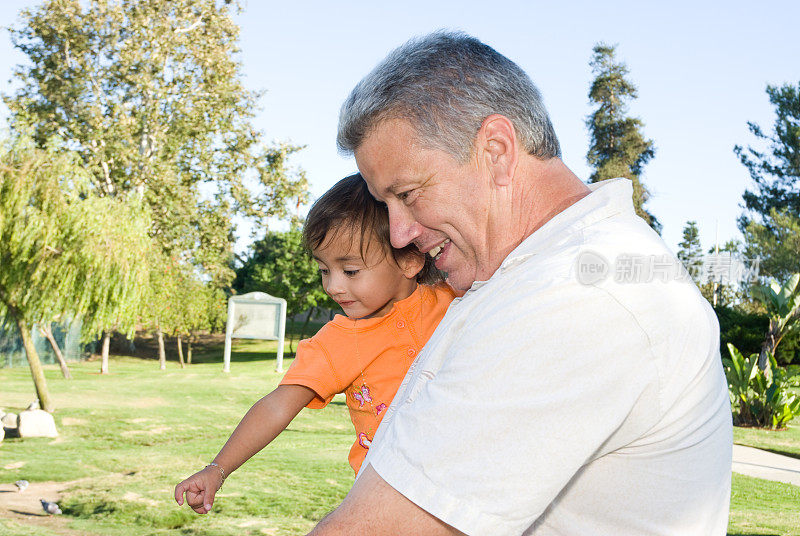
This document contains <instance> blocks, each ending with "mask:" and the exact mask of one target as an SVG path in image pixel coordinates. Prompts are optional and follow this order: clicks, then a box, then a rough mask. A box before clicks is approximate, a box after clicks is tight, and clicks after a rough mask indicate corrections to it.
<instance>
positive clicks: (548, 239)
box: [470, 179, 634, 290]
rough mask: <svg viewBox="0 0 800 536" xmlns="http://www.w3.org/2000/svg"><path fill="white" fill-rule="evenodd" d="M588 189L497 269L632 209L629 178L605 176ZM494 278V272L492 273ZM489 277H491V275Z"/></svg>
mask: <svg viewBox="0 0 800 536" xmlns="http://www.w3.org/2000/svg"><path fill="white" fill-rule="evenodd" d="M588 187H589V189H590V190H591V192H590V193H589V195H587V196H586V197H584V198H583V199H581V200H579V201H577V202H576V203H573V204H572V205H570V206H569V207H567V208H566V209H564V210H562V211H561V212H559V213H558V214H556V215H555V216H553V217H552V218H551V219H550V220H548V221H547V222H546V223H545V224H544V225H542V226H541V227H540V228H538V229H537V230H535V231H534V232H533V233H531V234H530V235H529V236H528V237H527V238H526V239H525V240H523V241H522V243H521V244H520V245H519V246H517V247H516V248H515V249H514V250H513V251H512V252H511V253H509V255H508V257H506V259H505V260H504V261H503V263H502V264H501V265H500V268H498V270H497V272H495V274H497V273H498V272H500V273H503V272H507V271H508V270H511V269H513V268H515V267H517V266H519V265H520V264H522V263H524V262H525V261H526V260H528V259H529V258H531V257H532V256H534V255H536V254H537V253H539V252H541V251H542V250H544V249H545V248H547V247H550V246H552V245H553V243H554V242H557V241H565V240H568V239H569V237H570V235H572V234H573V233H574V232H576V231H578V230H580V229H583V228H585V227H588V226H589V225H592V224H593V223H596V222H598V221H600V220H604V219H606V218H610V217H612V216H616V215H617V214H621V213H624V212H634V208H633V197H632V196H633V185H632V183H631V181H630V180H628V179H608V180H605V181H600V182H596V183H594V184H589V185H588ZM492 277H494V275H492ZM490 279H491V278H490ZM487 282H488V281H475V282H474V283H473V284H472V287H471V289H470V290H477V289H478V288H480V287H482V286H483V285H485V284H486V283H487Z"/></svg>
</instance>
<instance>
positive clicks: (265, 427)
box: [175, 385, 316, 514]
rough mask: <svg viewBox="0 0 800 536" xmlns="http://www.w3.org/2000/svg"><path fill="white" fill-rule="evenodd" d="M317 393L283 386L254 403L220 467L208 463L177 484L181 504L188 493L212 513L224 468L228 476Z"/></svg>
mask: <svg viewBox="0 0 800 536" xmlns="http://www.w3.org/2000/svg"><path fill="white" fill-rule="evenodd" d="M314 396H316V394H315V393H314V391H313V390H311V389H309V388H308V387H304V386H302V385H279V386H278V388H277V389H275V390H274V391H272V392H271V393H270V394H268V395H267V396H265V397H264V398H262V399H261V400H259V401H258V402H256V403H255V404H253V407H252V408H250V411H248V412H247V413H246V414H245V416H244V417H242V420H241V422H239V425H238V426H237V427H236V429H235V430H234V431H233V433H232V434H231V437H230V438H229V439H228V441H227V442H226V443H225V446H224V447H222V450H220V451H219V454H217V456H216V457H215V458H214V463H216V464H217V465H218V467H214V466H207V467H206V468H205V469H203V470H202V471H198V472H197V473H195V474H193V475H192V476H190V477H189V478H187V479H186V480H184V481H183V482H181V483H180V484H178V485H177V486H176V487H175V500H176V501H177V502H178V504H180V505H182V504H183V495H184V493H186V503H187V504H188V505H189V506H190V507H191V508H192V509H193V510H194V511H195V512H197V513H198V514H205V513H208V512H209V510H211V506H212V505H213V504H214V495H216V493H217V491H219V488H220V487H221V486H222V480H223V478H222V475H223V471H224V474H225V476H226V477H227V476H228V475H230V474H231V473H232V472H234V471H235V470H236V469H238V468H239V467H240V466H241V465H242V464H243V463H244V462H246V461H247V460H249V459H250V458H251V457H252V456H253V455H254V454H256V453H257V452H258V451H260V450H261V449H263V448H264V447H266V446H267V445H269V444H270V442H272V440H273V439H275V438H276V437H277V436H278V434H280V433H281V432H283V430H284V429H285V428H286V427H287V426H288V425H289V423H290V422H292V419H294V418H295V417H296V416H297V414H298V413H300V410H301V409H303V408H304V407H305V406H306V405H307V404H308V403H309V402H311V400H312V399H313V398H314ZM220 469H221V470H220Z"/></svg>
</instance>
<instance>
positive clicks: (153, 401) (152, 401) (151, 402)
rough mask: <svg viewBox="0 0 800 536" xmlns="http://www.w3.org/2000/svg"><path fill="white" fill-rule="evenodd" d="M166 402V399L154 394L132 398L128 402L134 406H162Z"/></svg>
mask: <svg viewBox="0 0 800 536" xmlns="http://www.w3.org/2000/svg"><path fill="white" fill-rule="evenodd" d="M166 403H167V401H166V400H164V399H163V398H161V397H160V396H154V397H151V398H139V399H137V400H134V401H132V402H131V403H130V406H131V407H134V408H155V407H158V406H163V405H165V404H166Z"/></svg>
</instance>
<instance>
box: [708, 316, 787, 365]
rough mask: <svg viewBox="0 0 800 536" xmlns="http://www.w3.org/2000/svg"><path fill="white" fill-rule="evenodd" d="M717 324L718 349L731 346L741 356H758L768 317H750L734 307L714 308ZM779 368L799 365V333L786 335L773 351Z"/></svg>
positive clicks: (767, 326)
mask: <svg viewBox="0 0 800 536" xmlns="http://www.w3.org/2000/svg"><path fill="white" fill-rule="evenodd" d="M714 312H715V313H717V319H718V320H719V338H720V348H725V347H726V346H727V345H728V344H732V345H734V346H735V347H736V348H738V349H739V350H740V351H741V352H742V353H743V354H744V355H750V354H752V353H758V352H760V351H761V344H762V343H763V342H764V336H765V335H766V333H767V329H769V317H767V315H766V314H764V313H750V312H747V311H743V310H741V309H739V308H737V307H726V306H717V307H715V308H714ZM775 360H776V361H777V362H778V364H779V365H792V364H794V365H800V330H794V331H790V332H789V333H787V334H786V335H785V336H784V337H783V340H782V341H781V344H780V345H779V346H778V348H777V349H776V351H775Z"/></svg>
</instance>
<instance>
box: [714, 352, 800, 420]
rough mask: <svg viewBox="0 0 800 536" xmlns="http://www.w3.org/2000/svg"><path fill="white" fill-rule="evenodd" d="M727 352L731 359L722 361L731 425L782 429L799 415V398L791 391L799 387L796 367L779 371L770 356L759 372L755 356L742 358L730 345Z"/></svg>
mask: <svg viewBox="0 0 800 536" xmlns="http://www.w3.org/2000/svg"><path fill="white" fill-rule="evenodd" d="M728 352H729V353H730V356H731V357H730V359H728V358H723V360H722V364H723V365H724V367H725V378H726V379H727V380H728V393H729V395H730V398H731V409H732V411H733V424H735V425H737V426H758V427H762V428H783V427H784V426H785V425H786V423H788V422H789V421H791V420H792V418H794V417H795V416H796V415H800V397H798V396H797V395H795V394H794V393H793V392H792V391H791V388H792V387H797V386H798V385H800V374H798V371H797V370H796V368H797V367H792V368H791V369H785V368H781V367H779V366H778V364H777V362H776V361H775V356H773V355H772V354H769V361H768V363H767V366H766V368H765V369H764V370H761V369H760V368H758V353H752V354H750V357H744V356H743V355H742V354H741V352H739V350H737V349H736V347H735V346H733V345H732V344H728Z"/></svg>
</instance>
